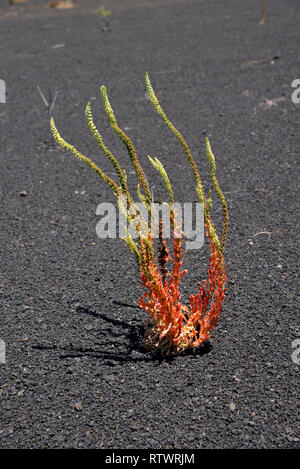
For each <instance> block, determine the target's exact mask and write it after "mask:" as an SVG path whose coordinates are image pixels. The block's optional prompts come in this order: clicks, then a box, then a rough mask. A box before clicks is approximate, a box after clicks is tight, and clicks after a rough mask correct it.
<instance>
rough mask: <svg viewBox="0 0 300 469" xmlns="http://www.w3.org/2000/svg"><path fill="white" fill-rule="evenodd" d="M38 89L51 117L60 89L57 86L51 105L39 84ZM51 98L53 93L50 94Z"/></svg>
mask: <svg viewBox="0 0 300 469" xmlns="http://www.w3.org/2000/svg"><path fill="white" fill-rule="evenodd" d="M37 90H38V92H39V94H40V97H41V98H42V101H43V103H44V104H45V106H46V108H47V109H48V115H49V117H50V116H51V113H52V111H53V108H54V106H55V102H56V98H57V96H58V93H59V91H58V89H57V88H55V91H54V96H53V99H52V101H51V104H50V105H49V102H48V101H47V99H46V98H45V95H44V93H43V92H42V90H41V88H40V87H39V85H37ZM50 99H51V94H50Z"/></svg>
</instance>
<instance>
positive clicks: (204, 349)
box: [32, 301, 212, 366]
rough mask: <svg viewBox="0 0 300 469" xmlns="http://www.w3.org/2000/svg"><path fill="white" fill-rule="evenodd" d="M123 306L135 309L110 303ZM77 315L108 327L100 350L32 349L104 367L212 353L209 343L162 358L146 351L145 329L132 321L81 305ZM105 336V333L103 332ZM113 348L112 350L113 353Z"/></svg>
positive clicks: (56, 347) (133, 306)
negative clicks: (97, 361) (100, 363)
mask: <svg viewBox="0 0 300 469" xmlns="http://www.w3.org/2000/svg"><path fill="white" fill-rule="evenodd" d="M113 303H114V304H118V305H120V306H122V307H124V306H126V307H131V308H138V309H140V308H139V307H138V306H136V305H131V304H127V303H126V304H125V303H121V302H117V301H113ZM75 311H76V313H77V314H85V315H88V316H92V317H94V318H97V319H99V318H100V319H102V320H103V321H105V323H106V324H107V325H108V326H112V328H110V329H108V330H107V331H105V335H106V337H107V336H108V340H105V339H104V340H103V341H101V344H100V346H99V347H100V348H98V346H97V345H96V346H95V347H86V348H85V347H74V346H73V345H71V344H70V345H66V346H59V345H47V346H46V345H42V344H37V345H33V346H32V348H33V349H35V350H57V351H59V353H60V355H59V358H60V359H66V358H82V357H92V358H96V359H102V360H105V363H106V364H107V365H111V366H114V365H115V364H116V363H119V364H125V363H128V362H135V363H136V362H155V363H156V364H158V365H159V364H161V363H163V362H169V363H171V362H173V361H174V360H176V359H177V358H179V357H184V356H189V357H194V358H195V357H202V356H204V355H206V354H208V353H209V352H210V351H211V350H212V345H211V344H210V342H209V341H206V342H204V343H203V344H201V345H200V346H199V347H197V348H196V349H188V350H186V351H185V352H183V353H181V354H180V355H176V356H168V357H166V356H164V355H162V354H161V353H160V352H159V350H158V351H157V352H155V353H153V352H149V351H147V350H145V348H144V347H143V344H142V341H143V338H144V335H145V332H146V326H145V325H141V324H138V323H137V324H132V323H131V322H127V321H123V320H121V319H116V318H112V317H111V316H108V315H106V314H104V313H97V312H96V311H94V310H92V309H90V308H88V307H83V306H78V307H76V310H75ZM103 334H104V333H103ZM124 336H125V337H126V339H127V341H128V342H127V345H126V344H124ZM113 349H115V350H113Z"/></svg>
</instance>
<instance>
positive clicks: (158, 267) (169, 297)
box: [50, 74, 228, 356]
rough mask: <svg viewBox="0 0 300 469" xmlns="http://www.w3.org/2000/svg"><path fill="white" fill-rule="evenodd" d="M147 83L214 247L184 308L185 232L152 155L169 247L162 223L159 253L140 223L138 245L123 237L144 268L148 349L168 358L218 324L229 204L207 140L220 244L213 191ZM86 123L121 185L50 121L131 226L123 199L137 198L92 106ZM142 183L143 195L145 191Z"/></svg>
mask: <svg viewBox="0 0 300 469" xmlns="http://www.w3.org/2000/svg"><path fill="white" fill-rule="evenodd" d="M146 85H147V90H148V94H149V98H150V101H151V102H152V103H153V105H154V108H155V109H156V111H157V112H158V114H159V115H160V116H161V117H162V119H163V121H164V122H165V124H166V125H167V126H168V127H169V129H170V130H171V131H172V132H173V134H174V135H175V136H176V138H177V139H178V141H179V142H180V144H181V145H182V147H183V149H184V152H185V154H186V156H187V158H188V161H189V163H190V166H191V168H192V171H193V174H194V178H195V181H196V192H197V195H198V198H199V200H200V202H201V203H202V205H203V212H204V224H205V228H206V236H207V238H208V240H209V243H210V259H209V268H208V273H207V275H208V277H207V279H206V280H205V281H204V282H203V283H199V287H198V292H197V293H196V294H195V295H191V296H190V299H189V305H188V306H187V305H184V304H183V303H182V302H181V294H180V283H181V280H182V278H183V276H184V275H185V274H186V273H187V270H184V269H183V267H182V265H183V261H184V253H183V249H182V248H183V242H184V233H183V231H182V230H181V226H178V223H177V221H176V213H175V209H174V206H173V204H174V196H173V189H172V185H171V182H170V179H169V177H168V175H167V172H166V170H165V169H164V167H163V165H162V163H161V162H160V161H159V160H158V159H157V158H155V160H153V159H152V158H150V157H149V160H150V162H151V163H152V165H153V166H154V167H155V168H156V169H157V170H158V171H159V172H160V174H161V176H162V179H163V182H164V184H165V187H166V189H167V191H168V193H169V196H170V202H169V203H168V207H169V214H170V226H171V231H172V235H171V243H170V245H168V243H167V241H166V239H164V238H163V234H162V233H163V230H162V221H161V220H160V221H159V240H158V248H157V253H156V249H155V244H154V239H153V235H152V231H151V229H148V230H147V232H146V233H145V230H142V229H141V223H135V228H136V230H137V234H138V237H137V241H136V242H135V241H134V240H133V239H132V237H131V235H130V233H129V231H127V237H126V238H124V240H125V242H126V244H127V246H128V248H129V249H130V251H131V252H132V253H133V254H134V255H135V257H136V260H137V263H138V266H139V270H140V275H141V281H142V284H143V286H144V287H145V289H146V291H145V293H144V294H143V295H142V296H141V298H140V302H139V305H140V307H141V308H142V309H143V310H144V311H146V313H147V314H148V321H147V329H146V333H145V337H144V341H143V344H144V347H145V348H146V349H147V350H150V351H152V352H155V351H157V350H159V351H160V352H161V353H162V354H163V355H165V356H170V355H176V354H178V353H181V352H183V351H184V350H186V349H188V348H195V347H198V346H199V345H200V344H202V343H203V342H204V341H206V340H207V339H208V338H209V337H210V331H211V329H212V328H214V327H215V326H216V325H217V323H218V320H219V316H220V313H221V311H222V304H223V301H224V298H225V291H226V288H225V285H226V278H227V277H226V266H225V260H224V250H225V243H226V236H227V230H228V210H227V203H226V200H225V198H224V195H223V193H222V191H221V189H220V187H219V184H218V181H217V179H216V176H215V171H216V165H215V159H214V155H213V153H212V150H211V146H210V143H209V141H208V139H206V153H207V156H208V159H209V162H210V176H211V180H212V183H213V187H214V189H215V192H216V194H217V197H218V198H219V200H220V202H221V206H222V211H223V230H222V238H221V240H219V237H218V235H217V232H216V229H215V226H214V224H213V222H212V219H211V213H210V212H211V208H212V199H211V195H210V194H211V191H209V194H208V197H206V195H205V193H204V188H203V185H202V181H201V178H200V175H199V172H198V169H197V167H196V164H195V162H194V159H193V157H192V154H191V152H190V149H189V147H188V145H187V143H186V141H185V140H184V138H183V137H182V135H181V134H180V133H179V132H178V130H177V129H176V128H175V127H174V125H173V124H172V123H171V122H170V121H169V119H168V118H167V116H166V114H165V113H164V111H163V109H162V108H161V105H160V103H159V101H158V99H157V97H156V95H155V93H154V91H153V88H152V85H151V83H150V80H149V77H148V74H146ZM101 93H102V97H103V102H104V106H105V110H106V113H107V115H108V118H109V121H110V125H111V127H112V128H113V130H114V131H115V132H116V134H117V135H118V136H119V137H120V138H121V140H122V141H123V142H124V144H125V145H126V147H127V150H128V154H129V156H130V159H131V162H132V164H133V167H134V169H135V172H136V175H137V178H138V180H139V184H138V188H137V194H138V197H139V199H140V200H141V202H142V203H143V204H144V206H145V207H146V208H147V210H148V214H149V216H151V207H152V202H153V196H152V193H151V190H150V187H149V185H148V181H147V179H146V177H145V174H144V172H143V169H142V167H141V164H140V162H139V159H138V157H137V154H136V151H135V148H134V145H133V143H132V141H131V139H130V138H129V137H128V135H127V134H126V133H125V132H124V131H123V130H122V129H121V128H120V127H119V126H118V124H117V121H116V118H115V116H114V113H113V110H112V107H111V105H110V102H109V100H108V97H107V93H106V88H105V87H104V86H102V87H101ZM86 120H87V125H88V127H89V129H90V131H91V132H92V134H93V136H94V137H95V139H96V141H97V143H98V145H99V148H100V149H101V150H102V151H103V152H104V153H105V154H106V156H107V157H108V158H109V159H110V160H111V162H112V164H113V165H114V167H115V169H116V172H117V175H118V177H119V182H120V184H119V185H118V184H117V183H116V182H115V181H114V180H113V179H111V178H110V177H109V176H107V174H105V173H104V172H103V171H102V170H101V169H100V168H99V167H98V166H97V165H96V164H95V163H94V162H93V161H91V160H90V159H89V158H87V157H86V156H84V155H83V154H82V153H80V152H79V151H78V150H77V149H76V148H75V147H73V146H72V145H70V144H69V143H67V142H66V141H65V140H64V139H63V138H62V137H61V136H60V134H59V133H58V130H57V128H56V126H55V124H54V121H53V118H52V119H51V124H50V125H51V130H52V133H53V136H54V138H55V140H56V141H57V142H58V143H59V144H60V145H61V146H62V147H63V148H65V149H67V150H69V151H71V152H72V153H73V155H74V156H76V157H77V158H79V159H80V160H82V161H84V162H85V163H87V164H88V165H89V166H90V167H91V168H92V169H93V170H94V171H95V172H96V173H97V174H98V175H99V176H100V178H101V179H102V180H104V182H106V183H107V184H108V185H109V186H110V187H111V188H112V190H113V192H114V194H115V195H116V196H117V198H118V204H119V209H120V210H121V211H122V212H123V214H124V212H126V213H125V216H126V218H127V220H128V222H129V223H132V221H134V219H135V221H136V217H137V216H140V212H139V211H138V210H131V211H128V210H127V211H126V210H125V208H124V205H122V202H121V200H122V198H124V197H126V201H127V202H126V204H127V209H128V208H129V207H131V208H132V207H134V202H133V199H132V197H131V195H130V193H129V191H128V187H127V177H126V172H125V170H123V169H121V167H120V165H119V163H118V161H117V159H116V158H115V157H114V155H113V154H112V153H111V151H110V150H109V149H108V148H107V147H106V146H105V144H104V143H103V139H102V137H101V135H100V134H99V132H98V130H97V129H96V127H95V124H94V122H93V118H92V114H91V105H90V103H88V105H87V107H86ZM140 185H141V187H142V190H143V193H141V190H140ZM168 262H170V263H171V266H170V268H169V269H168V268H167V263H168Z"/></svg>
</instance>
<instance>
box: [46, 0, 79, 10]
mask: <svg viewBox="0 0 300 469" xmlns="http://www.w3.org/2000/svg"><path fill="white" fill-rule="evenodd" d="M48 7H49V8H57V9H58V10H68V9H70V8H74V5H73V3H72V2H71V1H67V0H66V1H64V2H61V1H58V0H53V1H52V2H51V3H49V5H48Z"/></svg>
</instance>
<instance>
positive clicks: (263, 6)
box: [259, 0, 266, 24]
mask: <svg viewBox="0 0 300 469" xmlns="http://www.w3.org/2000/svg"><path fill="white" fill-rule="evenodd" d="M265 13H266V0H262V8H261V20H260V23H259V24H265Z"/></svg>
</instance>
